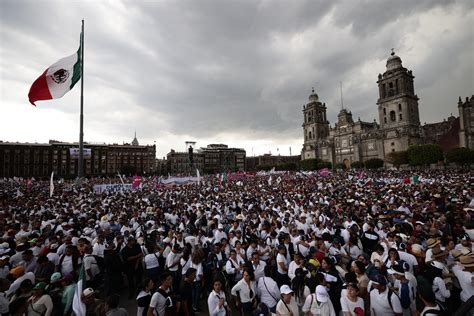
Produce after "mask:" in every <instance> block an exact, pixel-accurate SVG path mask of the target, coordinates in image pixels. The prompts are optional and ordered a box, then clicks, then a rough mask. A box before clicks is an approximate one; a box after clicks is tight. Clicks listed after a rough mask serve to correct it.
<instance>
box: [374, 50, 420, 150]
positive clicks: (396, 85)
mask: <svg viewBox="0 0 474 316" xmlns="http://www.w3.org/2000/svg"><path fill="white" fill-rule="evenodd" d="M414 78H415V77H414V76H413V74H412V71H411V70H407V69H406V68H404V67H403V66H402V60H401V58H400V57H398V56H397V55H395V53H394V52H393V49H392V53H391V54H390V57H389V58H388V59H387V64H386V71H385V72H384V73H383V75H382V74H379V77H378V81H377V84H378V86H379V99H378V100H377V105H378V112H379V120H380V128H381V130H382V131H383V133H384V153H385V155H387V154H388V153H390V152H393V151H402V150H407V149H408V147H409V146H410V145H414V144H418V143H419V142H420V115H419V111H418V96H417V95H416V94H415V89H414V85H413V79H414Z"/></svg>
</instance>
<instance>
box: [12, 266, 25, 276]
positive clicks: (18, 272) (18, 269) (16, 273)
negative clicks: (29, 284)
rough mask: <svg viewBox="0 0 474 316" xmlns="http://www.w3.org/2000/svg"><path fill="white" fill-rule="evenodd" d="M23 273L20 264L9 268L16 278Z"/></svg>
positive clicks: (23, 270) (23, 269)
mask: <svg viewBox="0 0 474 316" xmlns="http://www.w3.org/2000/svg"><path fill="white" fill-rule="evenodd" d="M24 273H25V268H23V267H22V266H18V267H14V268H13V269H11V270H10V274H11V275H13V276H14V277H16V278H18V277H20V276H22V275H23V274H24Z"/></svg>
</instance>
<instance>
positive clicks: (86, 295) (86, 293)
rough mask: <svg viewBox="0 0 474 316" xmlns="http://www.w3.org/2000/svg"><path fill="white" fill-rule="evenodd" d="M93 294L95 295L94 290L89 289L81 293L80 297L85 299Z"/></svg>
mask: <svg viewBox="0 0 474 316" xmlns="http://www.w3.org/2000/svg"><path fill="white" fill-rule="evenodd" d="M94 293H95V292H94V290H93V289H92V288H90V287H88V288H87V289H85V290H84V291H82V295H84V296H85V297H88V296H91V295H92V294H94Z"/></svg>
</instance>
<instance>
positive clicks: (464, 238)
mask: <svg viewBox="0 0 474 316" xmlns="http://www.w3.org/2000/svg"><path fill="white" fill-rule="evenodd" d="M461 240H471V237H469V235H468V234H467V233H466V234H464V235H463V236H462V237H461Z"/></svg>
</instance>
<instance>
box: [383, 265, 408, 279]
mask: <svg viewBox="0 0 474 316" xmlns="http://www.w3.org/2000/svg"><path fill="white" fill-rule="evenodd" d="M387 272H388V273H389V274H397V275H403V276H405V269H404V268H403V265H401V264H400V263H398V264H395V265H393V266H392V267H391V268H390V269H388V270H387Z"/></svg>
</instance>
